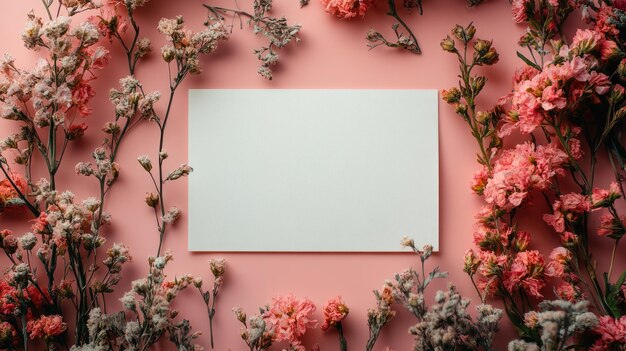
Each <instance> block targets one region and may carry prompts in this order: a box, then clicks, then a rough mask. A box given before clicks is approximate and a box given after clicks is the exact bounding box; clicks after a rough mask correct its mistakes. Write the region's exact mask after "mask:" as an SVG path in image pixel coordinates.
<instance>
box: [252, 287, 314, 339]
mask: <svg viewBox="0 0 626 351" xmlns="http://www.w3.org/2000/svg"><path fill="white" fill-rule="evenodd" d="M313 312H315V305H314V304H313V302H312V301H311V300H309V299H307V298H303V299H298V298H297V297H295V296H294V295H292V294H289V295H283V296H279V297H275V298H273V299H272V303H271V305H270V307H269V310H268V311H267V312H265V313H264V314H263V319H264V320H265V323H266V324H267V326H268V329H269V330H272V331H273V332H274V335H275V340H276V341H288V342H289V343H290V345H292V346H296V345H300V339H301V338H302V336H303V335H304V333H305V332H306V330H307V329H308V328H315V326H316V325H317V321H316V320H314V319H311V316H312V314H313Z"/></svg>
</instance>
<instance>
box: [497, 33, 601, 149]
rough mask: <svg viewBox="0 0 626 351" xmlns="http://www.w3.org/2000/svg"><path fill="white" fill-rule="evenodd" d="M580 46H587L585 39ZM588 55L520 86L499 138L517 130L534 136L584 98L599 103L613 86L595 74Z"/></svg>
mask: <svg viewBox="0 0 626 351" xmlns="http://www.w3.org/2000/svg"><path fill="white" fill-rule="evenodd" d="M579 44H580V45H581V46H587V44H585V41H583V40H582V39H581V41H580V42H579ZM585 55H586V56H585V57H581V56H573V57H571V58H570V59H568V60H565V61H564V62H563V63H552V64H549V65H548V66H546V67H545V68H544V69H543V71H541V72H540V73H536V74H535V75H534V76H532V77H528V76H527V77H525V78H528V79H526V80H524V81H521V82H518V83H517V86H516V89H515V91H514V92H513V93H512V95H511V96H510V102H511V110H510V112H509V113H508V114H507V116H506V123H505V124H504V125H503V126H502V127H501V128H500V131H499V135H500V136H501V137H503V136H506V135H509V134H510V133H511V132H512V131H513V130H514V129H519V130H520V131H521V132H522V133H531V132H533V131H534V130H535V129H536V128H538V127H541V126H554V125H555V124H556V123H558V122H560V119H561V118H562V116H561V113H562V112H563V111H564V110H566V109H567V107H568V106H575V105H576V103H577V102H579V101H581V99H583V98H588V99H589V101H596V102H597V101H598V99H597V97H598V96H602V95H605V94H606V93H607V92H608V91H609V89H610V88H611V82H610V80H609V78H608V77H607V76H606V75H605V74H604V73H600V72H597V71H595V70H593V67H595V66H596V65H597V60H596V59H595V58H593V56H591V55H590V53H589V52H586V53H585ZM594 60H595V61H594Z"/></svg>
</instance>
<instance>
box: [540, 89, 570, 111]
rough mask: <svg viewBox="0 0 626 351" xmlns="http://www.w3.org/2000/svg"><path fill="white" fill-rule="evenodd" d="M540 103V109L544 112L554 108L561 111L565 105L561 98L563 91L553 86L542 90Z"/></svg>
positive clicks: (564, 100) (565, 102)
mask: <svg viewBox="0 0 626 351" xmlns="http://www.w3.org/2000/svg"><path fill="white" fill-rule="evenodd" d="M541 101H542V102H541V107H542V108H543V109H544V110H546V111H550V110H552V109H554V108H558V109H559V110H562V109H563V108H564V107H565V105H566V104H567V100H566V99H565V97H564V96H563V90H561V89H558V88H557V87H555V86H554V85H550V86H549V87H547V88H545V89H544V90H543V94H542V96H541Z"/></svg>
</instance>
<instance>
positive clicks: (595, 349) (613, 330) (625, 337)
mask: <svg viewBox="0 0 626 351" xmlns="http://www.w3.org/2000/svg"><path fill="white" fill-rule="evenodd" d="M594 332H595V333H596V334H598V335H599V337H600V338H599V339H598V340H597V341H596V342H595V344H593V346H592V347H591V349H590V350H592V351H601V350H612V349H613V347H618V346H620V345H624V343H625V342H626V316H622V317H621V318H619V319H615V318H613V317H610V316H602V317H600V322H599V323H598V325H597V326H596V328H595V329H594Z"/></svg>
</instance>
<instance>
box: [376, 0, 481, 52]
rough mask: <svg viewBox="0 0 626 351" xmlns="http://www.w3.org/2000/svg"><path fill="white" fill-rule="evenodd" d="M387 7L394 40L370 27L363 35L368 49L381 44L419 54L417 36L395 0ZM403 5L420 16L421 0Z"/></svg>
mask: <svg viewBox="0 0 626 351" xmlns="http://www.w3.org/2000/svg"><path fill="white" fill-rule="evenodd" d="M480 2H482V0H467V4H468V5H469V6H476V5H478V4H479V3H480ZM387 7H388V10H387V16H390V17H392V18H393V19H394V21H395V23H393V24H392V25H391V30H392V31H393V33H394V35H395V37H396V38H395V40H389V39H387V38H385V36H384V35H383V34H382V33H380V32H379V31H377V30H374V29H370V30H369V31H368V32H367V34H366V36H365V39H366V40H367V41H368V44H367V46H368V47H369V48H370V49H374V48H376V47H378V46H381V45H383V46H386V47H390V48H397V49H402V50H407V51H408V52H410V53H413V54H418V55H419V54H421V53H422V50H421V48H420V46H419V43H418V42H417V37H416V36H415V34H414V33H413V30H412V29H411V27H410V26H409V25H408V24H407V23H406V22H405V21H404V19H403V18H402V17H401V16H400V13H399V10H398V7H397V5H396V1H395V0H388V1H387ZM403 7H404V9H405V10H409V11H411V10H415V11H416V12H417V13H418V14H419V15H420V16H421V15H423V13H424V9H423V5H422V0H405V1H404V3H403Z"/></svg>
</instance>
